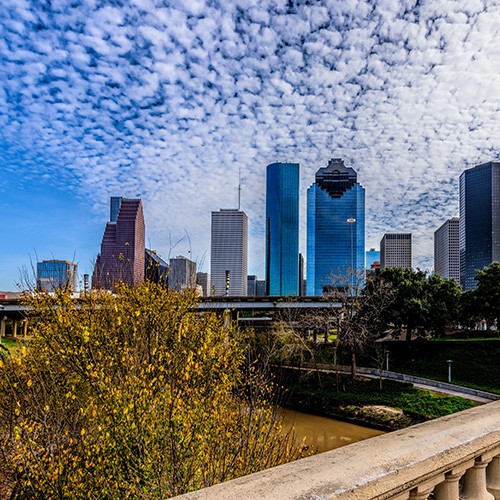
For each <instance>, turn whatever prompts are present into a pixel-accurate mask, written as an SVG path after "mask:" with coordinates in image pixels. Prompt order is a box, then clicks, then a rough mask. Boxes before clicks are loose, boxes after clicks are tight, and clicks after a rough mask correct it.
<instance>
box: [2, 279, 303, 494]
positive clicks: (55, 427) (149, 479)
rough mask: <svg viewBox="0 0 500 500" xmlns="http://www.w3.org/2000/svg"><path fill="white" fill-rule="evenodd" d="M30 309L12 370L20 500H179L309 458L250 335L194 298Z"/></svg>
mask: <svg viewBox="0 0 500 500" xmlns="http://www.w3.org/2000/svg"><path fill="white" fill-rule="evenodd" d="M27 300H28V302H29V305H30V306H31V307H32V309H33V313H32V315H31V316H32V317H31V318H30V332H31V339H30V340H29V341H27V342H26V343H25V345H24V346H23V347H22V348H21V349H19V350H17V352H15V353H12V354H9V355H7V356H5V355H4V356H3V358H0V365H1V368H0V471H1V474H0V475H1V476H2V479H3V481H4V483H6V484H7V486H8V487H9V488H10V490H11V491H12V492H13V498H47V499H48V498H84V497H85V498H148V499H149V498H153V499H154V498H168V497H170V496H173V495H177V494H181V493H184V492H187V491H190V490H195V489H198V488H202V487H204V486H208V485H212V484H215V483H218V482H221V481H225V480H228V479H231V478H234V477H237V476H240V475H243V474H248V473H251V472H254V471H257V470H260V469H263V468H266V467H270V466H274V465H277V464H279V463H283V462H285V461H288V460H290V459H292V458H294V457H295V456H296V452H295V451H294V449H293V446H292V444H291V443H292V442H291V440H290V436H289V435H288V434H287V433H286V432H284V431H282V429H281V425H280V419H279V417H278V416H277V413H276V410H275V408H274V407H273V405H272V404H271V403H270V395H271V392H272V388H271V387H270V386H269V384H268V383H267V382H265V381H263V379H262V378H261V377H260V376H259V373H258V370H256V368H255V366H254V365H252V364H249V363H248V362H246V359H247V356H246V354H245V346H244V345H242V343H241V342H240V341H239V340H238V335H237V332H236V331H235V330H234V328H233V327H231V326H229V327H228V326H227V324H226V325H225V324H224V322H223V320H222V319H220V318H218V317H216V316H215V315H212V314H203V315H200V314H198V313H197V312H195V311H194V310H193V306H194V305H195V303H196V302H195V297H194V296H192V295H190V294H189V293H185V294H182V295H180V294H176V293H167V292H166V291H164V290H163V289H161V288H160V287H158V286H155V285H152V284H149V283H147V284H144V285H142V286H141V287H139V288H136V289H129V288H126V287H119V289H118V294H117V295H116V296H114V295H112V294H109V293H105V292H101V293H92V294H89V295H88V296H86V297H84V298H83V299H81V300H78V301H76V300H75V299H72V298H71V297H70V296H69V295H68V294H66V293H64V292H61V293H58V294H56V295H49V294H46V293H38V294H36V295H34V296H32V297H30V298H28V299H27ZM4 487H5V485H4Z"/></svg>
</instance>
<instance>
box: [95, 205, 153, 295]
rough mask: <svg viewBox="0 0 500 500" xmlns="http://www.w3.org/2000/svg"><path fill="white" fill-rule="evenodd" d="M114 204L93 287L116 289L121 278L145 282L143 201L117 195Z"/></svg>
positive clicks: (131, 281) (132, 284)
mask: <svg viewBox="0 0 500 500" xmlns="http://www.w3.org/2000/svg"><path fill="white" fill-rule="evenodd" d="M117 200H119V202H118V201H117ZM111 206H112V210H111V213H110V218H111V219H112V220H111V221H110V222H108V223H107V224H106V229H105V230H104V235H103V237H102V242H101V252H100V254H99V255H98V256H97V259H96V263H95V266H94V272H93V274H92V288H104V289H106V290H113V289H114V285H115V284H116V282H118V281H123V282H124V283H125V284H127V285H129V286H132V287H134V286H138V285H140V284H141V283H142V282H143V281H144V262H145V233H146V227H145V224H144V214H143V211H142V201H141V200H140V199H127V198H121V199H119V198H116V197H114V198H112V199H111ZM115 217H116V219H115V220H113V219H114V218H115Z"/></svg>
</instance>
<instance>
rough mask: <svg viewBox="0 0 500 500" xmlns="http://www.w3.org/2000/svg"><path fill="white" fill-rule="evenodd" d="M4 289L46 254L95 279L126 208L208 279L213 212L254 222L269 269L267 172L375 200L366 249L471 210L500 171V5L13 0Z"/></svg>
mask: <svg viewBox="0 0 500 500" xmlns="http://www.w3.org/2000/svg"><path fill="white" fill-rule="evenodd" d="M0 72H1V73H0V74H1V75H2V77H1V78H0V290H15V289H16V285H17V284H18V283H19V281H20V276H21V275H22V272H23V271H26V270H28V271H30V269H31V264H32V263H35V262H36V261H37V260H44V259H51V258H56V259H67V260H75V261H76V262H78V264H79V271H80V273H81V274H83V273H91V272H92V268H93V262H94V260H95V257H96V255H97V253H98V252H99V248H100V242H101V238H102V233H103V231H104V226H105V223H106V222H107V220H108V217H109V197H110V196H124V197H129V198H135V197H140V198H142V201H143V204H144V213H145V220H146V228H147V236H146V246H148V247H150V248H153V249H156V250H157V251H158V252H159V254H160V255H161V256H162V257H164V258H168V257H169V256H172V257H173V256H175V255H179V254H182V255H186V256H188V255H191V257H192V258H193V259H194V260H196V261H197V262H198V265H199V269H200V270H203V271H209V263H210V214H211V211H212V210H218V209H219V208H233V207H235V206H236V205H237V186H238V171H239V169H241V187H242V190H241V208H242V210H244V211H245V212H246V213H247V215H248V217H249V233H250V234H249V272H250V273H251V274H257V275H258V276H259V277H260V278H263V275H264V255H265V252H264V246H265V237H264V229H265V167H266V165H267V164H269V163H273V162H277V161H287V162H298V163H300V168H301V249H302V251H304V249H305V225H306V213H305V206H306V191H307V188H308V187H309V186H310V185H311V184H312V183H313V182H314V174H315V172H316V171H317V170H318V169H319V168H320V167H324V166H326V165H327V163H328V160H329V159H330V158H338V157H340V158H343V159H344V161H345V163H346V165H348V166H351V167H353V168H354V169H355V170H356V172H357V174H358V182H360V183H361V184H362V185H363V187H364V188H365V190H366V244H367V245H366V246H367V248H370V247H376V248H379V242H380V239H381V237H382V236H383V234H384V233H385V232H388V231H411V232H412V233H413V244H414V247H413V251H414V266H419V267H420V268H423V269H432V265H433V257H432V254H433V232H434V230H436V229H437V228H438V227H439V226H440V225H441V224H442V223H443V222H444V221H445V220H446V219H448V218H450V217H452V216H455V215H458V178H459V175H460V173H461V172H462V171H463V170H464V169H466V168H470V167H472V166H474V165H477V164H479V163H484V162H487V161H492V160H498V159H499V158H500V149H499V122H500V3H499V1H498V0H376V1H374V0H372V1H363V0H322V1H314V0H289V1H273V2H269V1H266V0H258V1H251V0H211V1H198V0H196V1H195V0H178V1H177V0H172V1H167V0H162V1H158V0H108V1H101V0H32V1H30V0H6V1H4V2H1V3H0Z"/></svg>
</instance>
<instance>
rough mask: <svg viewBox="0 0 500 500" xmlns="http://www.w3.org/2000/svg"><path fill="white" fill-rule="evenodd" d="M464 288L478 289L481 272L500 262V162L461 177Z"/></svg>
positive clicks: (461, 278)
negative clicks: (477, 281) (477, 284)
mask: <svg viewBox="0 0 500 500" xmlns="http://www.w3.org/2000/svg"><path fill="white" fill-rule="evenodd" d="M459 240H460V242H459V245H460V284H461V285H462V288H463V289H464V290H472V289H474V288H475V287H476V280H475V277H476V274H477V271H480V270H481V269H483V268H485V267H486V266H489V265H490V264H491V263H492V262H494V261H500V162H488V163H483V164H481V165H477V166H476V167H473V168H470V169H468V170H465V171H464V172H463V173H462V175H461V176H460V229H459Z"/></svg>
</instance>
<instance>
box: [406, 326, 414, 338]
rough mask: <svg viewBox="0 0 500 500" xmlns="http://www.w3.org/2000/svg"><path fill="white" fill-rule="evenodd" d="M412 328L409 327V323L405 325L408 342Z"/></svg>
mask: <svg viewBox="0 0 500 500" xmlns="http://www.w3.org/2000/svg"><path fill="white" fill-rule="evenodd" d="M412 330H413V328H412V327H411V325H407V326H406V342H410V341H411V332H412Z"/></svg>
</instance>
